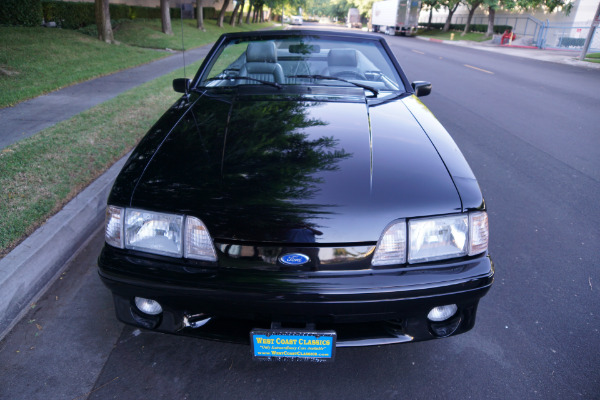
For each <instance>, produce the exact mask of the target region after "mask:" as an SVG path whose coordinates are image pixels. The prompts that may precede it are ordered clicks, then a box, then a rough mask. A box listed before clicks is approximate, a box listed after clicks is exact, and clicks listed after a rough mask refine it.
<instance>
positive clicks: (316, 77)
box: [288, 74, 379, 96]
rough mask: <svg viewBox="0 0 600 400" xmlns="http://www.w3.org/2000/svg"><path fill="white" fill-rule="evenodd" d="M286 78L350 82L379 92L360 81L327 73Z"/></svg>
mask: <svg viewBox="0 0 600 400" xmlns="http://www.w3.org/2000/svg"><path fill="white" fill-rule="evenodd" d="M288 78H306V79H322V80H331V81H341V82H346V83H350V84H352V85H354V86H358V87H359V88H363V89H367V90H369V91H371V92H373V94H375V96H377V95H378V94H379V90H377V89H375V88H374V87H371V86H368V85H363V84H362V83H356V82H352V81H349V80H347V79H344V78H338V77H337V76H327V75H318V74H317V75H292V76H289V77H288Z"/></svg>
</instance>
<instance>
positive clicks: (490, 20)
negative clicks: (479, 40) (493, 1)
mask: <svg viewBox="0 0 600 400" xmlns="http://www.w3.org/2000/svg"><path fill="white" fill-rule="evenodd" d="M489 11H490V16H489V18H488V28H487V32H486V33H485V37H487V38H489V37H490V36H492V35H493V34H494V18H495V17H496V9H495V8H494V7H492V6H490V8H489Z"/></svg>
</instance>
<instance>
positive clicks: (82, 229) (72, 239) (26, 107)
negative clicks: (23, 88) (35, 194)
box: [0, 44, 212, 340]
mask: <svg viewBox="0 0 600 400" xmlns="http://www.w3.org/2000/svg"><path fill="white" fill-rule="evenodd" d="M211 47H212V44H209V45H206V46H202V47H199V48H196V49H193V50H188V51H186V52H185V61H186V64H188V65H189V64H191V63H193V62H195V61H198V60H200V59H202V58H204V57H205V56H206V55H207V54H208V52H209V50H210V49H211ZM181 67H183V58H182V55H181V53H177V54H174V55H172V56H170V57H166V58H163V59H160V60H157V61H154V62H151V63H148V64H144V65H141V66H139V67H134V68H130V69H127V70H124V71H120V72H116V73H114V74H111V75H107V76H103V77H100V78H96V79H92V80H89V81H86V82H83V83H79V84H75V85H72V86H69V87H66V88H64V89H60V90H57V91H55V92H52V93H50V94H47V95H43V96H40V97H37V98H34V99H32V100H28V101H25V102H23V103H19V104H17V105H16V106H15V107H8V108H4V109H0V120H1V121H2V124H0V149H2V148H4V147H6V146H8V145H10V144H12V143H15V142H17V141H19V140H21V139H24V138H27V137H29V136H32V135H34V134H36V133H37V132H39V131H41V130H43V129H45V128H48V127H50V126H52V125H54V124H56V123H58V122H60V121H64V120H66V119H69V118H71V117H73V116H74V115H76V114H78V113H80V112H83V111H85V110H87V109H89V108H91V107H94V106H96V105H98V104H100V103H102V102H105V101H107V100H109V99H111V98H113V97H116V96H118V95H119V94H121V93H123V92H125V91H127V90H130V89H132V88H134V87H136V86H139V85H141V84H143V83H145V82H147V81H150V80H153V79H155V78H158V77H160V76H163V75H165V74H167V73H169V72H171V71H173V70H176V69H178V68H181ZM195 72H196V71H193V70H188V71H187V74H188V77H192V76H193V74H195ZM127 157H128V156H125V157H124V158H123V159H121V160H120V161H118V162H117V163H116V164H115V165H113V166H112V167H111V168H110V169H109V170H108V171H107V172H106V173H104V174H103V175H102V176H101V177H100V178H98V179H97V180H96V181H95V182H93V183H92V184H91V185H90V186H88V187H87V188H86V189H85V190H83V191H82V192H81V193H80V194H78V195H77V196H76V197H75V198H74V199H73V200H71V201H70V202H69V203H68V204H67V205H66V206H65V207H64V208H63V209H62V210H61V211H60V212H58V213H57V214H56V215H54V216H53V217H52V218H50V219H49V220H48V222H46V223H45V224H44V225H43V226H41V227H40V228H39V229H37V230H36V231H35V232H34V233H33V234H32V235H31V236H29V237H28V238H27V239H26V240H24V241H23V242H22V243H21V244H20V245H19V246H17V247H16V248H15V249H14V250H13V251H11V252H10V253H9V254H7V255H6V256H5V257H4V258H2V259H0V293H1V295H0V340H2V338H3V337H4V336H5V335H6V334H7V333H8V332H9V331H10V330H11V329H12V327H13V326H14V324H15V323H16V322H18V321H19V319H20V318H21V316H22V315H24V314H25V313H26V312H27V311H28V310H29V308H30V305H31V304H32V303H34V302H35V301H36V299H37V298H38V297H39V296H41V295H42V294H43V293H44V291H45V290H46V288H47V287H48V286H49V285H50V284H51V283H52V282H54V281H55V280H56V277H57V276H59V275H60V273H61V272H62V269H63V267H64V266H65V264H66V263H67V261H68V260H69V259H71V258H72V257H74V256H75V255H76V254H77V252H78V250H79V249H80V248H81V247H82V246H83V244H84V243H85V242H86V241H87V240H88V238H89V237H90V235H91V234H92V233H93V232H95V231H96V230H97V229H99V228H100V227H101V226H102V224H103V221H104V213H105V209H106V198H107V197H108V193H109V191H110V189H111V187H112V184H113V181H114V179H115V178H116V176H117V174H118V173H119V171H120V170H121V168H122V167H123V164H124V163H125V161H126V159H127Z"/></svg>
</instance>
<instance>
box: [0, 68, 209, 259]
mask: <svg viewBox="0 0 600 400" xmlns="http://www.w3.org/2000/svg"><path fill="white" fill-rule="evenodd" d="M199 64H200V63H199V62H197V63H194V64H191V65H190V66H189V67H190V68H198V67H199ZM182 72H183V71H182V70H179V71H175V72H173V73H171V74H169V75H166V76H163V77H161V78H158V79H155V80H154V81H151V82H148V83H146V84H143V85H141V86H139V87H137V88H135V89H132V90H130V91H128V92H125V93H123V94H121V95H119V96H117V97H115V98H114V99H112V100H109V101H107V102H105V103H103V104H101V105H98V106H96V107H94V108H92V109H90V110H88V111H85V112H83V113H81V114H78V115H76V116H75V117H73V118H71V119H69V120H67V121H63V122H61V123H58V124H56V125H55V126H53V127H51V128H48V129H45V130H43V131H41V132H40V133H38V134H36V135H34V136H32V137H31V138H28V139H25V140H22V141H20V142H18V143H15V144H13V145H11V146H9V147H7V148H5V149H2V150H0V258H1V257H2V256H3V255H5V254H6V253H7V252H8V251H10V250H11V249H12V248H14V246H15V245H16V244H18V243H19V242H20V241H21V240H23V239H24V238H25V237H26V236H27V235H29V234H31V233H32V232H33V231H34V230H35V229H36V228H37V227H38V226H40V225H41V224H43V223H44V222H45V221H46V220H47V219H48V218H49V217H50V216H52V215H53V214H54V213H56V212H57V211H58V210H60V209H61V208H62V206H63V205H64V204H66V203H67V202H68V201H69V200H71V199H72V198H73V197H74V196H75V195H77V193H79V191H80V190H81V189H83V188H84V187H86V186H87V185H89V184H90V183H91V182H92V181H93V180H94V179H96V178H97V177H98V176H99V175H101V174H102V173H103V172H104V171H106V170H107V169H108V168H109V167H110V166H111V165H112V164H113V163H114V162H115V161H117V160H118V159H119V158H121V157H122V156H123V155H125V154H126V153H127V152H128V151H129V150H130V149H131V148H132V147H133V146H134V145H135V144H136V143H137V142H138V141H139V140H140V138H141V137H142V136H143V135H144V134H145V133H146V131H147V130H148V129H149V128H150V127H151V126H152V124H153V123H154V122H156V120H157V119H158V118H159V117H160V115H161V114H163V113H164V112H165V110H166V109H167V108H168V107H169V106H170V105H171V104H172V103H173V102H174V101H175V100H176V99H177V98H178V97H179V94H177V93H175V92H174V91H173V89H172V88H171V82H172V80H173V79H174V78H176V77H181V76H182Z"/></svg>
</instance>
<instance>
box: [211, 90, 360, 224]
mask: <svg viewBox="0 0 600 400" xmlns="http://www.w3.org/2000/svg"><path fill="white" fill-rule="evenodd" d="M315 106H318V104H305V103H301V102H296V101H269V102H245V101H240V102H237V103H235V104H234V106H233V109H232V112H231V120H230V123H229V129H228V132H227V134H226V135H227V137H226V138H225V151H224V152H223V154H224V159H223V179H222V181H221V185H222V186H221V193H222V194H223V198H222V204H227V203H230V204H231V206H233V207H235V205H236V204H239V201H238V200H239V199H240V198H243V199H244V205H245V207H248V209H246V210H245V213H244V214H245V215H246V216H247V217H246V221H244V225H245V227H246V228H245V229H256V228H263V229H266V230H276V231H279V234H280V235H286V233H285V231H287V230H289V229H293V228H309V229H314V228H315V226H313V224H310V223H309V222H308V221H307V219H308V218H310V217H313V218H314V217H316V214H317V212H316V211H314V210H316V209H322V206H319V207H314V206H311V205H310V204H308V201H309V200H310V199H311V198H312V197H313V195H314V193H315V191H316V190H318V189H317V187H316V185H317V184H319V183H321V179H320V178H318V177H317V174H318V173H319V172H322V171H331V170H335V169H336V168H337V165H336V164H337V163H338V161H340V160H342V159H344V158H346V157H348V156H349V154H347V153H346V152H345V151H344V150H343V149H337V148H336V146H337V144H338V141H337V140H335V139H334V138H333V137H319V138H314V139H309V135H308V134H307V133H304V132H303V130H304V129H306V128H310V127H314V126H319V125H324V123H323V122H322V121H318V120H314V119H309V118H308V116H307V112H306V110H307V107H315ZM225 209H229V207H225ZM252 209H256V212H253V211H252ZM265 211H266V212H265ZM321 212H322V211H321ZM248 217H249V218H250V219H251V221H248V220H247V218H248ZM255 218H256V219H255ZM237 229H243V228H242V227H237Z"/></svg>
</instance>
